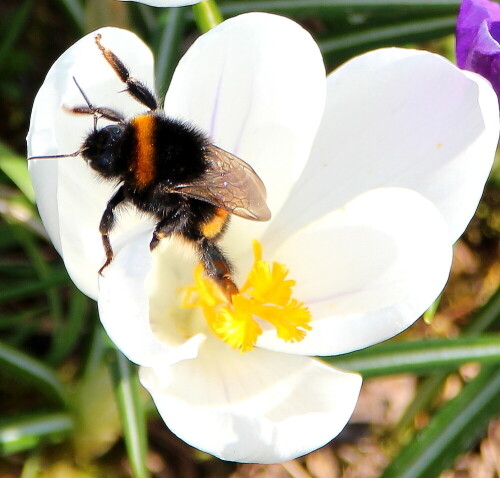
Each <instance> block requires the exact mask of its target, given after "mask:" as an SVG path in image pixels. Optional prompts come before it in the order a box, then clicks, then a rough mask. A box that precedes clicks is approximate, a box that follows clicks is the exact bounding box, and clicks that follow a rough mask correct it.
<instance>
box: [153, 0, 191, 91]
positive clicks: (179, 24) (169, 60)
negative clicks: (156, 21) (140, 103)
mask: <svg viewBox="0 0 500 478" xmlns="http://www.w3.org/2000/svg"><path fill="white" fill-rule="evenodd" d="M185 11H186V10H185V9H184V8H169V9H168V10H167V9H166V13H167V14H168V15H166V19H165V25H164V26H163V27H162V29H161V35H160V40H159V44H158V47H157V49H156V54H155V60H156V74H155V78H156V91H157V92H158V94H159V96H160V97H163V96H164V94H165V92H166V91H167V88H168V85H169V83H170V80H171V79H172V75H173V74H174V69H175V66H176V65H177V62H178V60H179V58H180V45H181V42H182V33H183V31H184V24H185V18H186V15H185Z"/></svg>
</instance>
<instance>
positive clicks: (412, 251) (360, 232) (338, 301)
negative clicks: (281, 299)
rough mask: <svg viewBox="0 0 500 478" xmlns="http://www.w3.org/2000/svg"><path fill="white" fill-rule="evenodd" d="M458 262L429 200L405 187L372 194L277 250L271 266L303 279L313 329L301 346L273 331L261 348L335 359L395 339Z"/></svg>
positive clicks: (300, 285)
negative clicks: (281, 266) (275, 264)
mask: <svg viewBox="0 0 500 478" xmlns="http://www.w3.org/2000/svg"><path fill="white" fill-rule="evenodd" d="M265 250H266V249H265V248H264V251H265ZM451 258H452V246H451V241H450V240H449V232H448V228H447V225H446V222H445V221H444V219H443V218H442V216H441V214H440V213H439V211H438V210H437V209H436V207H435V206H434V205H433V204H432V203H431V202H430V201H429V200H428V199H426V198H424V197H423V196H420V195H419V194H418V193H416V192H414V191H411V190H405V189H400V188H385V189H376V190H372V191H369V192H367V193H365V194H363V195H361V196H359V197H357V198H355V199H354V200H353V201H351V202H349V203H348V204H347V205H346V206H345V207H343V208H342V209H339V210H337V211H334V212H332V213H330V214H328V215H326V216H325V217H323V218H321V219H319V220H317V221H316V222H314V223H312V224H310V225H309V226H308V227H307V228H304V229H302V230H300V231H299V232H297V233H296V234H294V235H293V236H291V237H290V238H289V239H288V240H287V241H285V242H284V243H283V244H282V245H281V246H280V247H278V249H277V250H276V253H275V254H274V255H273V257H272V259H273V260H277V261H278V262H282V263H284V264H286V265H287V266H288V267H289V268H290V271H291V272H290V277H291V278H292V279H296V280H297V285H296V287H295V296H296V297H297V299H299V300H301V301H305V302H306V304H307V306H308V307H309V310H310V311H311V313H312V317H313V323H312V324H311V325H312V327H313V330H312V331H310V332H308V333H307V335H306V338H305V339H304V340H303V341H302V342H299V343H297V344H287V343H284V342H283V341H281V340H279V339H277V338H276V334H275V332H274V331H272V330H269V331H267V332H265V333H264V334H263V337H262V338H261V339H259V341H258V343H257V344H258V345H259V346H263V347H266V348H270V349H272V350H278V351H286V352H291V353H303V354H308V355H333V354H339V353H345V352H350V351H352V350H356V349H359V348H362V347H367V346H369V345H372V344H374V343H377V342H380V341H382V340H385V339H388V338H390V337H392V336H393V335H395V334H397V333H399V332H401V331H403V330H404V329H405V328H407V327H408V326H410V325H411V324H412V323H413V322H414V321H415V320H417V319H418V317H419V316H420V315H421V314H422V313H423V312H424V311H425V310H426V309H427V308H428V307H429V306H430V305H431V303H432V302H433V300H434V299H435V298H436V297H437V296H438V294H439V293H440V292H441V290H442V289H443V287H444V285H445V283H446V280H447V278H448V274H449V270H450V266H451Z"/></svg>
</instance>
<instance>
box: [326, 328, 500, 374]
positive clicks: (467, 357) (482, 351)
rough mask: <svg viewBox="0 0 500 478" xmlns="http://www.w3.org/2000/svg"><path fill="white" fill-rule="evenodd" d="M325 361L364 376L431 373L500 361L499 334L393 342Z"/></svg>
mask: <svg viewBox="0 0 500 478" xmlns="http://www.w3.org/2000/svg"><path fill="white" fill-rule="evenodd" d="M323 360H325V361H326V362H328V363H329V364H331V365H335V366H336V367H339V368H342V369H346V370H354V371H357V372H359V373H362V374H363V376H365V377H375V376H378V375H388V374H396V373H414V374H429V373H432V372H435V371H436V370H439V369H453V368H456V367H458V366H460V365H461V364H463V363H466V362H481V363H492V362H500V336H499V335H483V336H479V337H465V338H463V337H462V338H457V339H433V340H419V341H414V342H392V343H386V344H380V345H375V346H373V347H369V348H367V349H364V350H359V351H357V352H352V353H350V354H345V355H339V356H336V357H328V358H326V357H324V358H323Z"/></svg>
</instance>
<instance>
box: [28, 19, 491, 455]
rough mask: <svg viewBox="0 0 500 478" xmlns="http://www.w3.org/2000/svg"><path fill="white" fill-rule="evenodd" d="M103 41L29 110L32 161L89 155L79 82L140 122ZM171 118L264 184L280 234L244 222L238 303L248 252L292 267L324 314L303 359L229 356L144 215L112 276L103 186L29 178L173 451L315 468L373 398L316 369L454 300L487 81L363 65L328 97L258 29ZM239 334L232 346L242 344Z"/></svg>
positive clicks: (271, 346)
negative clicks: (104, 237)
mask: <svg viewBox="0 0 500 478" xmlns="http://www.w3.org/2000/svg"><path fill="white" fill-rule="evenodd" d="M100 33H101V34H102V43H103V44H105V45H106V46H107V47H108V48H110V49H111V50H112V51H114V53H115V54H116V55H117V56H118V57H119V58H121V59H122V60H123V61H124V63H125V64H126V65H127V66H128V67H129V68H130V69H131V74H132V75H134V76H135V77H136V78H139V79H141V80H144V81H145V82H146V83H147V84H149V85H150V86H152V85H153V59H152V56H151V53H150V51H149V50H148V49H147V47H146V46H145V45H144V44H143V43H142V42H141V41H140V40H139V39H138V38H137V37H135V36H134V35H133V34H132V33H129V32H127V31H123V30H118V29H114V28H104V29H101V30H100ZM94 36H95V34H90V35H88V36H86V37H84V38H83V39H82V40H80V41H79V42H78V43H76V44H75V45H74V46H72V47H71V48H70V49H69V50H68V51H66V52H65V53H64V54H63V55H62V57H61V58H60V59H59V60H58V61H57V62H56V63H55V65H54V66H53V67H52V69H51V70H50V72H49V74H48V75H47V78H46V80H45V83H44V84H43V86H42V88H41V90H40V92H39V93H38V96H37V98H36V100H35V104H34V108H33V115H32V120H31V129H30V133H29V135H28V147H29V150H28V154H29V155H30V156H42V155H53V154H61V153H71V152H73V151H76V150H78V148H79V147H80V145H81V143H82V139H83V138H84V137H85V134H86V133H87V132H88V131H89V130H90V129H91V127H92V118H91V117H88V116H87V117H85V116H81V115H78V116H77V115H72V114H69V113H68V112H67V111H65V110H64V109H63V105H66V106H74V105H81V104H82V103H83V101H82V97H81V94H80V93H79V92H78V90H77V88H76V87H75V84H74V82H73V79H72V77H75V78H76V79H77V81H78V83H79V85H80V86H81V87H82V89H83V90H84V91H85V93H86V94H87V96H88V97H89V99H90V100H91V101H92V102H93V104H95V105H99V106H106V107H111V108H114V109H116V110H119V111H122V112H124V113H126V114H128V115H133V114H136V113H138V112H142V111H144V107H143V106H142V105H140V104H138V103H137V102H136V101H134V100H133V99H131V98H130V96H129V95H127V94H126V93H123V84H122V83H121V82H120V81H119V79H118V78H117V76H116V74H115V73H114V72H113V71H112V69H111V68H110V67H109V65H108V63H107V62H106V61H105V60H104V58H103V57H102V55H101V54H100V52H99V51H98V49H97V48H96V45H95V42H94ZM165 112H166V114H167V115H171V116H173V117H178V118H182V119H185V120H188V121H190V122H192V123H194V124H195V125H197V126H198V127H200V128H203V129H204V130H206V131H207V132H208V133H209V135H210V137H211V138H212V139H213V141H214V143H215V144H216V145H218V146H220V147H222V148H224V149H226V150H227V151H230V152H232V153H233V154H236V155H237V156H239V157H241V158H242V159H244V160H245V161H246V162H248V163H249V164H251V165H252V166H253V167H254V169H255V170H256V171H257V173H258V174H259V175H260V177H261V178H262V179H263V181H264V183H265V184H266V186H267V190H268V204H269V207H270V209H271V211H272V213H273V218H272V220H271V221H270V222H269V223H254V222H251V221H246V220H244V219H240V218H237V217H234V218H233V219H232V222H231V226H230V228H229V230H228V232H227V234H226V236H225V238H224V240H223V244H222V246H223V248H224V250H225V251H226V252H227V253H228V255H229V257H230V258H231V259H232V260H233V262H234V264H235V266H236V269H237V272H238V274H237V278H236V279H237V283H238V284H239V285H240V286H242V285H243V284H244V283H245V281H246V278H247V273H248V271H249V269H250V267H251V264H252V261H253V254H252V239H258V240H259V241H260V244H261V245H262V254H263V258H264V259H265V260H268V261H276V262H278V263H280V264H284V265H286V266H287V267H288V268H289V270H290V277H291V278H292V279H294V280H295V281H296V285H295V287H294V289H293V295H294V297H296V298H297V299H298V300H299V301H302V302H304V303H305V305H304V306H305V307H307V308H308V310H309V312H310V314H311V321H310V322H308V323H307V324H305V326H304V327H302V329H301V332H300V333H302V335H303V334H304V333H305V338H303V340H300V339H301V337H300V336H299V335H300V334H299V335H296V336H294V337H292V338H291V340H289V341H284V340H282V339H281V338H279V337H278V336H277V332H276V329H275V328H274V327H272V326H270V325H268V324H267V322H264V321H261V320H260V319H258V322H253V320H252V318H251V317H250V321H249V322H248V323H249V324H250V325H251V327H250V329H252V327H253V329H252V330H254V331H255V329H256V328H259V327H260V329H261V330H262V333H261V334H260V335H259V334H258V333H255V334H254V335H252V334H251V333H250V332H249V334H250V335H251V337H250V338H249V336H248V334H247V335H245V334H246V332H245V331H243V332H242V333H241V331H239V332H238V333H241V337H239V338H242V340H247V339H248V341H249V343H250V346H248V347H247V349H251V348H252V347H253V344H254V342H255V345H256V348H254V349H253V350H249V351H247V352H245V353H241V352H240V351H238V350H234V349H233V348H231V347H230V346H229V345H228V344H226V343H224V342H223V341H222V340H220V338H219V337H217V336H216V335H214V333H212V330H214V329H213V327H214V323H213V322H212V323H210V320H209V319H207V320H208V323H210V325H211V327H212V330H211V329H210V328H209V327H208V326H207V320H205V318H206V317H204V314H203V313H202V310H201V308H200V307H191V308H183V306H185V305H186V304H185V303H184V304H181V299H182V297H181V294H180V293H179V289H180V288H181V287H186V286H188V285H189V284H191V283H192V282H193V268H194V264H195V259H194V257H192V256H190V255H189V254H186V253H185V252H184V250H183V249H182V246H181V245H179V244H178V243H176V242H175V241H169V240H168V239H165V240H164V241H163V242H164V244H162V245H161V246H160V247H159V248H158V249H157V250H156V251H154V253H150V252H149V247H148V245H149V241H150V238H151V233H152V229H153V227H154V224H153V222H152V221H151V220H148V219H145V218H144V217H140V215H138V214H136V213H135V211H133V210H132V209H131V208H128V209H126V210H124V212H123V214H121V215H120V217H119V221H118V226H117V229H116V230H115V231H114V232H113V233H112V236H111V239H112V243H113V247H114V250H115V258H114V260H113V262H112V263H111V265H110V266H109V267H108V268H107V269H106V270H105V272H104V276H103V277H98V274H97V271H98V269H99V268H100V266H101V265H102V264H103V262H104V254H103V249H102V244H101V238H100V235H99V232H98V224H99V220H100V218H101V215H102V213H103V211H104V208H105V205H106V202H107V200H108V199H109V198H110V196H111V194H112V190H113V185H110V184H106V183H103V182H102V181H98V180H96V178H95V175H94V174H93V173H92V172H91V171H90V169H89V167H88V166H87V165H86V164H85V163H84V161H82V160H81V159H80V158H66V159H58V160H34V161H32V162H31V163H30V166H31V168H30V173H31V176H32V178H33V183H34V186H35V190H36V195H37V202H38V206H39V210H40V214H41V216H42V219H43V221H44V224H45V225H46V228H47V231H48V233H49V235H50V237H51V239H52V241H53V243H54V245H55V247H56V248H57V250H58V251H59V253H60V254H61V256H62V257H63V259H64V261H65V264H66V267H67V268H68V271H69V273H70V275H71V277H72V279H73V280H74V282H75V283H76V284H77V286H78V287H79V288H80V289H81V290H82V291H84V292H85V293H86V294H87V295H89V296H90V297H93V298H95V299H97V300H98V303H99V311H100V316H101V320H102V323H103V324H104V327H105V329H106V331H107V332H108V334H109V336H110V337H111V339H112V340H113V341H114V342H115V344H116V345H117V346H118V347H119V348H120V349H121V350H122V351H123V352H124V353H125V354H126V355H127V356H128V357H129V358H130V359H131V360H132V361H134V362H136V363H138V364H140V365H141V371H140V377H141V381H142V383H143V384H144V386H145V387H146V388H147V389H148V390H149V391H150V393H151V395H152V397H153V399H154V401H155V403H156V405H157V407H158V410H159V411H160V414H161V415H162V417H163V419H164V420H165V422H166V424H167V425H168V426H169V428H170V429H171V430H172V431H173V432H174V433H176V434H177V435H178V436H179V437H181V438H182V439H183V440H185V441H186V442H188V443H190V444H192V445H193V446H195V447H197V448H199V449H202V450H205V451H207V452H209V453H211V454H213V455H215V456H218V457H221V458H223V459H227V460H234V461H241V462H261V463H270V462H279V461H284V460H288V459H290V458H293V457H296V456H299V455H302V454H305V453H307V452H309V451H311V450H313V449H315V448H317V447H319V446H321V445H323V444H324V443H326V442H328V441H329V440H330V439H332V438H333V437H334V436H335V435H337V434H338V433H339V432H340V431H341V430H342V428H343V427H344V425H345V424H346V422H347V420H348V419H349V417H350V415H351V413H352V410H353V408H354V405H355V402H356V399H357V396H358V392H359V388H360V382H361V380H360V377H359V376H358V375H356V374H351V373H344V372H340V371H337V370H334V369H333V368H331V367H328V366H326V365H324V364H323V363H321V362H320V361H317V360H316V359H312V358H310V357H307V355H331V354H339V353H343V352H348V351H352V350H355V349H359V348H362V347H366V346H368V345H371V344H374V343H376V342H378V341H381V340H384V339H387V338H389V337H392V336H393V335H395V334H397V333H398V332H400V331H402V330H404V329H405V328H406V327H408V326H409V325H410V324H412V323H413V322H414V321H415V320H416V319H417V318H418V317H419V316H420V315H421V314H422V312H424V311H425V310H426V308H427V307H428V306H429V305H430V304H431V303H432V301H433V300H434V299H435V298H436V297H437V295H438V294H439V293H440V291H441V290H442V288H443V286H444V284H445V282H446V280H447V277H448V273H449V270H450V263H451V256H452V244H453V243H454V241H456V239H457V238H458V237H459V235H460V234H461V233H462V231H463V230H464V228H465V227H466V225H467V223H468V221H469V220H470V218H471V216H472V214H473V213H474V210H475V208H476V206H477V204H478V201H479V198H480V196H481V192H482V190H483V187H484V184H485V181H486V178H487V175H488V172H489V170H490V167H491V164H492V160H493V156H494V150H495V147H496V143H497V138H498V132H499V125H498V109H497V101H496V97H495V95H494V93H493V91H492V90H491V87H490V86H489V85H488V84H487V83H486V82H485V81H483V80H482V79H481V78H479V77H477V76H475V75H474V74H469V73H465V72H462V71H460V70H458V69H457V68H456V67H454V66H453V65H452V64H451V63H449V62H448V61H447V60H445V59H443V58H441V57H439V56H436V55H433V54H430V53H426V52H421V51H414V50H402V49H382V50H378V51H374V52H371V53H368V54H365V55H362V56H359V57H357V58H354V59H353V60H351V61H349V62H347V63H346V64H345V65H343V66H342V67H340V68H339V69H338V70H336V71H335V72H333V73H332V74H331V75H329V76H328V77H327V78H326V81H325V72H324V66H323V62H322V59H321V55H320V53H319V50H318V47H317V45H316V44H315V42H314V41H313V40H312V38H311V37H310V35H309V34H308V33H307V32H306V31H304V30H303V29H302V28H300V27H299V26H298V25H296V24H295V23H294V22H292V21H290V20H288V19H285V18H282V17H278V16H274V15H268V14H262V13H251V14H246V15H242V16H239V17H235V18H232V19H230V20H227V21H225V22H223V23H222V24H221V25H219V26H218V27H217V28H215V29H213V30H211V31H210V32H208V33H207V34H205V35H203V36H202V37H200V38H199V39H198V40H197V41H196V42H195V43H194V44H193V46H192V47H191V48H190V49H189V51H188V52H187V53H186V55H185V56H184V58H183V59H182V60H181V62H180V63H179V65H178V67H177V70H176V72H175V75H174V77H173V80H172V83H171V85H170V88H169V90H168V94H167V96H166V98H165ZM105 123H106V122H105V121H104V120H99V126H102V125H104V124H105ZM277 267H278V266H277ZM198 280H199V281H201V282H203V281H204V279H203V278H201V276H199V275H198ZM198 292H199V290H198ZM201 296H202V294H200V297H201ZM209 299H210V297H209ZM195 302H196V300H195ZM234 302H237V301H234ZM191 305H192V304H191ZM207 310H208V315H210V313H211V312H210V307H208V309H207ZM205 312H206V310H205ZM205 315H207V314H205ZM264 318H266V317H264ZM285 319H286V318H285ZM280 320H281V319H280ZM290 320H291V319H290ZM277 322H278V324H277V327H278V328H279V327H284V326H285V325H289V324H284V325H283V323H281V322H279V320H278V321H277ZM285 322H286V320H285ZM255 324H257V327H254V326H255ZM275 325H276V324H275ZM299 328H300V326H299ZM250 329H249V330H250ZM309 329H310V330H309ZM245 330H246V329H245ZM223 332H224V333H223V334H222V335H224V334H225V336H224V339H226V340H227V341H228V342H231V340H232V339H233V338H234V336H233V335H234V334H233V332H232V330H229V329H224V330H223ZM232 334H233V335H232ZM294 340H295V341H294ZM233 345H234V344H233ZM242 348H244V347H242ZM283 352H286V353H283Z"/></svg>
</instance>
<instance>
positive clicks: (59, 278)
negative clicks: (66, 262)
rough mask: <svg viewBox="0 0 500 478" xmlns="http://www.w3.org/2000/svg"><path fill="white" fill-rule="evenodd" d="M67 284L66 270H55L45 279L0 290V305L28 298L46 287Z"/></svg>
mask: <svg viewBox="0 0 500 478" xmlns="http://www.w3.org/2000/svg"><path fill="white" fill-rule="evenodd" d="M68 283H69V278H68V274H67V272H66V270H63V269H60V270H55V271H53V273H52V275H51V276H50V277H48V278H47V279H44V280H40V281H36V282H31V283H23V284H15V285H13V286H9V287H4V288H2V290H0V303H1V302H6V301H8V300H13V299H22V298H26V297H30V296H33V295H36V294H39V293H41V292H44V291H45V290H46V289H47V287H53V286H56V285H63V284H68Z"/></svg>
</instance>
